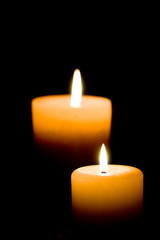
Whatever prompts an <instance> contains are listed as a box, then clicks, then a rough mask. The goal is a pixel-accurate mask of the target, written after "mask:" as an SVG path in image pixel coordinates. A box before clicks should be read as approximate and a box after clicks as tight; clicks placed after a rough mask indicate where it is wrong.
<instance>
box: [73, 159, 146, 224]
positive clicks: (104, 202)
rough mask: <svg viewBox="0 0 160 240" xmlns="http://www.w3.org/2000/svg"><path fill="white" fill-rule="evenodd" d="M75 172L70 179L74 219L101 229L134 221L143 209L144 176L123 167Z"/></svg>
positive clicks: (134, 170) (96, 166)
mask: <svg viewBox="0 0 160 240" xmlns="http://www.w3.org/2000/svg"><path fill="white" fill-rule="evenodd" d="M106 169H107V170H104V168H103V167H100V166H99V165H91V166H85V167H81V168H78V169H76V170H75V171H74V172H73V173H72V175H71V186H72V212H73V219H74V220H75V221H76V222H78V223H81V224H82V225H84V224H86V225H87V224H88V225H96V226H98V225H99V226H103V225H107V224H115V223H123V222H127V221H130V220H131V221H132V220H134V219H137V218H139V217H140V216H141V214H142V209H143V173H142V172H141V170H139V169H137V168H135V167H131V166H124V165H114V164H107V168H106Z"/></svg>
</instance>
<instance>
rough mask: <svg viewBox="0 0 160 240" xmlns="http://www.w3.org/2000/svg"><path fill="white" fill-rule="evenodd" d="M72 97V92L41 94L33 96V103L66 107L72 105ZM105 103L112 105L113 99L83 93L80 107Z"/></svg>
mask: <svg viewBox="0 0 160 240" xmlns="http://www.w3.org/2000/svg"><path fill="white" fill-rule="evenodd" d="M70 99H71V95H70V94H61V95H45V96H39V97H36V98H33V99H32V102H31V103H32V105H33V104H34V105H36V106H42V105H44V106H45V107H53V106H55V107H56V106H58V107H61V108H65V107H66V106H68V107H71V106H70ZM104 104H105V105H106V104H109V105H111V104H112V103H111V100H110V99H109V98H106V97H101V96H94V95H83V96H82V102H81V105H80V107H79V108H81V107H83V108H86V107H87V106H92V105H94V107H96V106H97V107H103V106H104ZM71 108H72V107H71ZM75 109H76V108H75Z"/></svg>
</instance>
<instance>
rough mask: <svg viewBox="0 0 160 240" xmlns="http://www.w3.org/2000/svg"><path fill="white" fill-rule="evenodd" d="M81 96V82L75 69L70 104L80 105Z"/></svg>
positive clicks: (73, 105) (79, 74) (77, 70)
mask: <svg viewBox="0 0 160 240" xmlns="http://www.w3.org/2000/svg"><path fill="white" fill-rule="evenodd" d="M81 98H82V83H81V73H80V71H79V69H76V70H75V71H74V74H73V83H72V93H71V106H72V107H75V108H77V107H80V105H81Z"/></svg>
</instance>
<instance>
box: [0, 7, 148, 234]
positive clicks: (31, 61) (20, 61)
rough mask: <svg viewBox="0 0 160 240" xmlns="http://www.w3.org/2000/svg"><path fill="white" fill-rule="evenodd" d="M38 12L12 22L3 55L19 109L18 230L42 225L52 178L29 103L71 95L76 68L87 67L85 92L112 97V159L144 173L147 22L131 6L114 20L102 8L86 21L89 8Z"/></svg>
mask: <svg viewBox="0 0 160 240" xmlns="http://www.w3.org/2000/svg"><path fill="white" fill-rule="evenodd" d="M91 12H92V11H91ZM117 12H118V10H117ZM117 12H116V13H117ZM34 13H35V12H33V13H30V12H29V14H28V13H25V17H24V16H23V11H22V12H21V14H20V15H19V16H18V17H17V19H16V21H14V22H12V21H10V22H9V27H10V28H9V37H7V39H6V43H7V48H6V49H7V51H6V56H5V57H6V58H5V59H7V61H8V62H9V65H8V66H10V67H9V69H7V71H6V79H8V78H9V77H11V79H12V81H11V82H10V84H9V85H7V87H6V89H7V90H8V92H11V93H12V95H13V98H11V100H10V102H13V103H14V106H15V107H13V108H12V109H11V113H10V119H12V124H11V123H10V124H9V125H10V127H11V128H12V131H13V133H12V134H11V136H12V137H11V139H10V140H9V143H11V144H10V145H11V147H12V148H11V153H12V155H13V156H16V157H15V158H14V160H13V161H11V165H10V166H11V167H10V168H11V172H12V175H14V179H16V182H15V181H13V182H12V183H11V185H13V186H12V187H13V188H12V189H13V190H12V191H11V194H10V197H11V198H12V199H13V201H12V204H11V205H13V206H11V211H13V212H14V213H13V214H11V215H12V218H11V222H12V219H14V216H16V218H17V219H18V221H17V224H16V227H15V228H14V230H15V229H16V230H18V229H19V227H20V228H22V229H25V230H24V231H23V234H24V235H25V234H28V233H30V230H31V229H35V226H36V225H37V226H38V225H40V220H39V217H40V214H39V210H40V205H41V204H42V201H43V200H44V199H43V197H42V195H43V194H45V193H46V192H45V191H47V190H46V188H45V187H46V184H47V181H49V178H47V170H48V169H47V166H45V167H44V164H42V162H40V161H39V160H38V159H36V157H35V152H34V144H33V136H32V123H31V100H32V99H33V98H34V97H37V96H43V95H48V94H68V93H70V90H71V81H72V75H73V71H74V70H75V69H76V68H79V69H80V71H81V75H82V81H83V86H84V93H83V94H88V95H95V96H104V97H107V98H110V99H111V101H112V109H113V116H112V131H111V144H110V147H111V159H110V163H113V164H126V165H131V166H135V167H138V168H139V169H141V170H142V171H143V172H144V152H143V151H144V149H143V146H142V142H143V132H142V129H143V124H144V118H143V97H144V96H143V92H144V77H143V72H142V67H143V48H144V41H143V37H142V35H143V32H142V31H143V30H142V25H143V24H142V22H141V23H140V22H139V20H137V15H136V16H135V15H134V13H133V12H131V11H129V12H128V13H126V14H125V15H123V14H121V13H120V12H119V14H118V15H117V16H116V14H114V15H113V16H112V17H111V16H110V17H108V16H107V17H106V15H107V14H106V12H103V13H102V14H100V15H101V16H100V18H99V17H98V16H99V15H97V14H96V13H95V12H92V15H93V16H91V17H88V18H87V21H85V19H84V15H83V11H82V12H80V13H79V12H78V13H77V14H76V13H74V14H73V16H72V17H70V18H69V15H70V14H71V13H68V14H67V13H66V12H65V16H63V19H62V18H61V16H62V13H61V15H58V16H57V15H56V17H55V16H53V14H49V15H48V16H47V14H46V15H43V14H42V12H41V13H38V10H37V12H36V13H37V15H34ZM100 13H101V12H100ZM85 14H86V15H87V11H86V13H85ZM130 14H131V16H130ZM86 15H85V17H86ZM15 18H16V16H15ZM82 19H83V23H82ZM7 83H8V81H7ZM12 95H11V96H12ZM8 104H10V103H8ZM9 122H10V121H9ZM7 155H8V152H7V153H6V156H7ZM13 172H14V173H13ZM12 175H11V176H12ZM40 198H42V200H39V199H40ZM39 201H40V203H39ZM15 203H16V204H15ZM37 229H38V228H37ZM35 232H36V231H35ZM35 234H36V233H35Z"/></svg>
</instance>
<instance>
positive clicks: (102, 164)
mask: <svg viewBox="0 0 160 240" xmlns="http://www.w3.org/2000/svg"><path fill="white" fill-rule="evenodd" d="M99 169H100V173H107V171H108V155H107V152H106V148H105V146H104V144H102V147H101V150H100V155H99Z"/></svg>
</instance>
